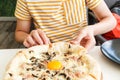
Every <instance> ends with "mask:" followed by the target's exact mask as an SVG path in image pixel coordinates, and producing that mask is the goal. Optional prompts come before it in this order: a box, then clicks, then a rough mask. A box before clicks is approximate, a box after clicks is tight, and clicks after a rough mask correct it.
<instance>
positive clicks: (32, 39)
mask: <svg viewBox="0 0 120 80" xmlns="http://www.w3.org/2000/svg"><path fill="white" fill-rule="evenodd" d="M49 43H50V40H49V38H48V37H47V36H46V34H45V33H44V32H43V31H42V30H40V29H36V30H32V31H31V33H30V34H29V35H28V36H27V38H26V39H25V40H24V42H23V44H24V46H25V47H31V46H35V45H43V44H49Z"/></svg>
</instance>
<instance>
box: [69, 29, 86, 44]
mask: <svg viewBox="0 0 120 80" xmlns="http://www.w3.org/2000/svg"><path fill="white" fill-rule="evenodd" d="M85 36H86V33H84V32H83V31H81V32H79V34H78V36H77V37H76V38H75V39H73V40H72V41H70V43H73V44H80V42H81V40H82V39H83V38H84V37H85Z"/></svg>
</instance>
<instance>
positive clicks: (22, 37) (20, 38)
mask: <svg viewBox="0 0 120 80" xmlns="http://www.w3.org/2000/svg"><path fill="white" fill-rule="evenodd" d="M27 36H28V33H26V32H23V31H16V32H15V39H16V41H17V42H19V43H23V41H24V40H25V38H26V37H27Z"/></svg>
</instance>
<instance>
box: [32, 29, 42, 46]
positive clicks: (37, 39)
mask: <svg viewBox="0 0 120 80" xmlns="http://www.w3.org/2000/svg"><path fill="white" fill-rule="evenodd" d="M31 35H32V37H33V38H34V39H35V41H36V42H37V43H38V44H39V45H43V41H42V39H41V37H40V35H39V33H38V31H37V30H35V31H32V32H31Z"/></svg>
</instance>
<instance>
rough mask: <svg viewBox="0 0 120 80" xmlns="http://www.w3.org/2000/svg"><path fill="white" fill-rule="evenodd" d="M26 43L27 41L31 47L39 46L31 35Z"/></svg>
mask: <svg viewBox="0 0 120 80" xmlns="http://www.w3.org/2000/svg"><path fill="white" fill-rule="evenodd" d="M26 41H27V42H28V43H29V44H30V45H31V46H34V45H36V44H37V43H36V42H35V41H34V39H33V38H32V37H31V36H30V35H29V36H28V37H27V38H26Z"/></svg>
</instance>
